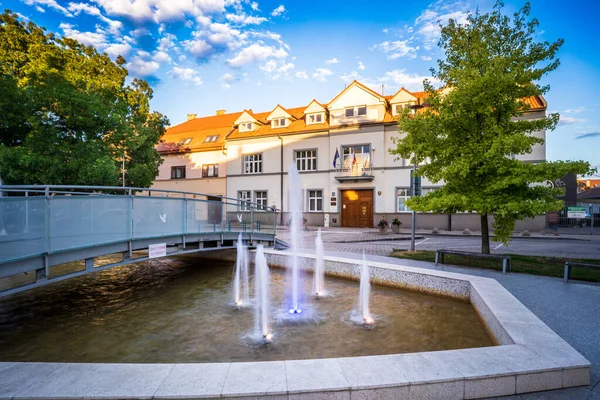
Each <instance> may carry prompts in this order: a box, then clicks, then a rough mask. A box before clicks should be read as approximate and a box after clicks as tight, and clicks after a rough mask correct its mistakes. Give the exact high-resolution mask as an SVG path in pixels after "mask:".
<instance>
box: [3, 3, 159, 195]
mask: <svg viewBox="0 0 600 400" xmlns="http://www.w3.org/2000/svg"><path fill="white" fill-rule="evenodd" d="M124 64H125V59H123V57H118V58H117V59H116V61H115V62H113V61H112V60H111V59H110V58H109V57H108V55H106V54H100V53H98V51H97V50H96V49H95V48H93V47H91V46H85V45H82V44H80V43H79V42H77V41H75V40H73V39H69V38H58V37H56V36H55V35H54V34H52V33H48V32H46V31H45V30H44V29H43V28H40V27H38V26H37V25H35V24H34V23H32V22H29V23H27V24H25V23H23V22H21V21H19V20H18V18H17V15H16V14H14V13H12V12H10V11H8V10H6V11H5V12H4V13H3V14H1V15H0V92H1V93H2V96H0V176H1V177H2V179H3V180H4V182H5V183H7V184H42V183H44V184H73V185H121V184H122V183H123V182H122V178H121V163H122V160H123V156H124V155H125V168H126V170H127V174H126V182H125V183H126V185H128V186H138V187H148V186H150V184H151V183H152V180H153V179H154V177H155V176H156V175H157V173H158V167H159V165H160V163H161V158H160V156H159V154H158V152H157V151H156V150H155V145H156V143H158V141H159V139H160V137H161V136H162V135H163V133H164V131H165V126H166V125H167V124H168V120H167V119H166V117H165V116H163V115H162V114H160V113H158V112H152V111H150V105H149V101H150V99H151V98H152V89H151V88H150V87H149V85H148V83H147V82H145V81H143V80H139V79H133V80H132V81H131V83H130V84H126V79H127V75H128V72H127V69H126V68H125V67H124Z"/></svg>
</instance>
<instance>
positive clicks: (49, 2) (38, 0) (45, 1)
mask: <svg viewBox="0 0 600 400" xmlns="http://www.w3.org/2000/svg"><path fill="white" fill-rule="evenodd" d="M23 1H24V2H25V4H27V5H28V6H36V8H37V10H38V11H40V12H44V11H41V10H43V8H42V7H40V6H46V7H50V8H52V9H54V10H56V11H58V12H61V13H63V14H64V15H66V16H67V17H72V16H73V14H71V13H70V12H69V10H67V9H66V8H64V7H63V6H61V5H60V4H58V3H57V2H56V0H23ZM40 9H41V10H40Z"/></svg>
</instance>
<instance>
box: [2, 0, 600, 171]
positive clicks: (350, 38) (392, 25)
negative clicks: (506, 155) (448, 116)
mask: <svg viewBox="0 0 600 400" xmlns="http://www.w3.org/2000/svg"><path fill="white" fill-rule="evenodd" d="M523 3H524V2H523V1H516V0H505V4H506V7H505V11H506V12H508V13H512V12H514V11H516V10H517V9H518V8H520V7H521V6H522V5H523ZM531 4H532V15H533V16H534V17H536V18H538V19H539V20H540V30H539V35H538V37H539V39H540V40H548V41H554V40H556V39H557V38H563V39H565V44H564V45H563V47H562V48H561V50H560V52H559V57H560V59H561V66H560V67H559V68H558V70H556V71H555V72H553V73H551V74H550V75H549V76H548V77H547V78H546V79H545V80H544V81H543V83H545V84H549V85H550V86H551V91H550V92H549V93H548V94H547V95H546V100H547V101H548V110H549V111H552V112H554V111H558V112H559V113H560V114H561V122H560V124H559V126H558V128H557V129H556V130H555V131H553V132H548V134H547V158H548V159H549V160H561V159H562V160H580V159H582V160H586V161H589V162H591V163H592V164H593V165H600V116H599V115H600V98H599V97H598V96H597V93H598V92H599V91H600V44H599V42H598V38H597V27H596V28H595V26H596V23H597V21H596V18H597V16H598V15H600V2H599V1H596V0H589V1H587V2H585V1H584V2H579V3H578V5H577V7H574V6H573V4H572V3H570V2H565V1H562V0H561V1H559V0H556V1H555V0H533V1H531ZM492 5H493V1H490V0H480V1H477V0H458V1H456V0H451V1H443V0H441V1H429V2H428V1H412V2H410V1H405V2H390V1H385V2H384V1H380V2H375V1H372V2H365V1H354V0H346V1H313V0H307V1H299V0H278V1H275V2H273V1H260V0H257V1H253V0H92V1H81V0H72V1H70V0H0V7H2V9H4V8H8V9H11V10H12V11H14V12H18V13H19V14H21V15H22V17H23V18H27V19H30V20H32V21H33V22H35V23H36V24H38V25H41V26H44V27H46V28H47V29H48V30H50V31H53V32H56V33H57V34H60V35H64V36H69V37H72V38H74V39H77V40H79V41H81V42H83V43H85V44H88V45H93V46H95V47H97V48H98V49H99V50H101V51H104V52H107V53H108V54H109V55H111V56H113V57H116V55H118V54H121V55H123V56H124V57H125V58H126V59H127V61H128V64H127V67H128V69H129V71H130V74H131V75H132V76H136V77H141V78H144V79H147V80H148V81H149V82H150V83H151V84H152V87H153V89H154V100H153V102H152V106H153V108H154V109H156V110H158V111H160V112H162V113H163V114H165V115H167V116H168V117H169V119H170V121H171V124H172V125H175V124H178V123H181V122H183V121H185V119H186V114H187V113H196V114H198V116H204V115H212V114H214V112H215V111H216V110H217V109H225V110H227V111H228V112H234V111H240V110H243V109H245V108H251V109H253V110H254V111H268V110H271V109H273V108H274V107H275V106H276V105H277V104H281V105H282V106H284V107H295V106H301V105H305V104H308V102H309V101H310V100H311V99H313V98H316V99H317V100H319V101H321V102H328V101H329V100H331V99H332V98H333V97H334V96H335V95H336V94H337V93H339V92H340V91H341V90H342V89H343V88H344V85H345V84H347V83H348V82H351V81H352V80H354V79H358V80H359V81H361V82H362V83H365V84H367V85H369V86H371V87H372V88H373V89H376V90H377V91H379V92H380V91H381V90H382V85H383V91H384V93H385V94H392V93H395V92H396V91H397V90H398V89H399V88H400V87H402V86H404V87H406V88H407V89H409V90H422V80H423V79H424V78H426V77H429V76H430V73H429V68H430V67H433V66H435V61H436V60H437V59H438V58H440V57H441V56H442V54H441V52H440V51H439V50H438V49H437V48H436V43H437V37H438V35H439V30H438V28H437V21H438V20H441V21H445V20H447V19H448V18H455V19H458V20H464V18H465V16H466V13H467V12H468V11H474V10H476V8H477V7H479V9H480V10H481V11H484V12H485V11H489V10H490V9H491V7H492Z"/></svg>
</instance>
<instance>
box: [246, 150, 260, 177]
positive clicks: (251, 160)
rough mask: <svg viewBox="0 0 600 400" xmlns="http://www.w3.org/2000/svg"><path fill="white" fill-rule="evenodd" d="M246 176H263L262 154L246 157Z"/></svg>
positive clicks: (247, 155)
mask: <svg viewBox="0 0 600 400" xmlns="http://www.w3.org/2000/svg"><path fill="white" fill-rule="evenodd" d="M244 174H262V154H246V155H245V156H244Z"/></svg>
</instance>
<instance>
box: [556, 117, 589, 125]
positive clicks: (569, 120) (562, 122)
mask: <svg viewBox="0 0 600 400" xmlns="http://www.w3.org/2000/svg"><path fill="white" fill-rule="evenodd" d="M584 121H585V119H583V118H573V117H560V120H559V121H558V123H559V124H560V125H573V124H578V123H580V122H584Z"/></svg>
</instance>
